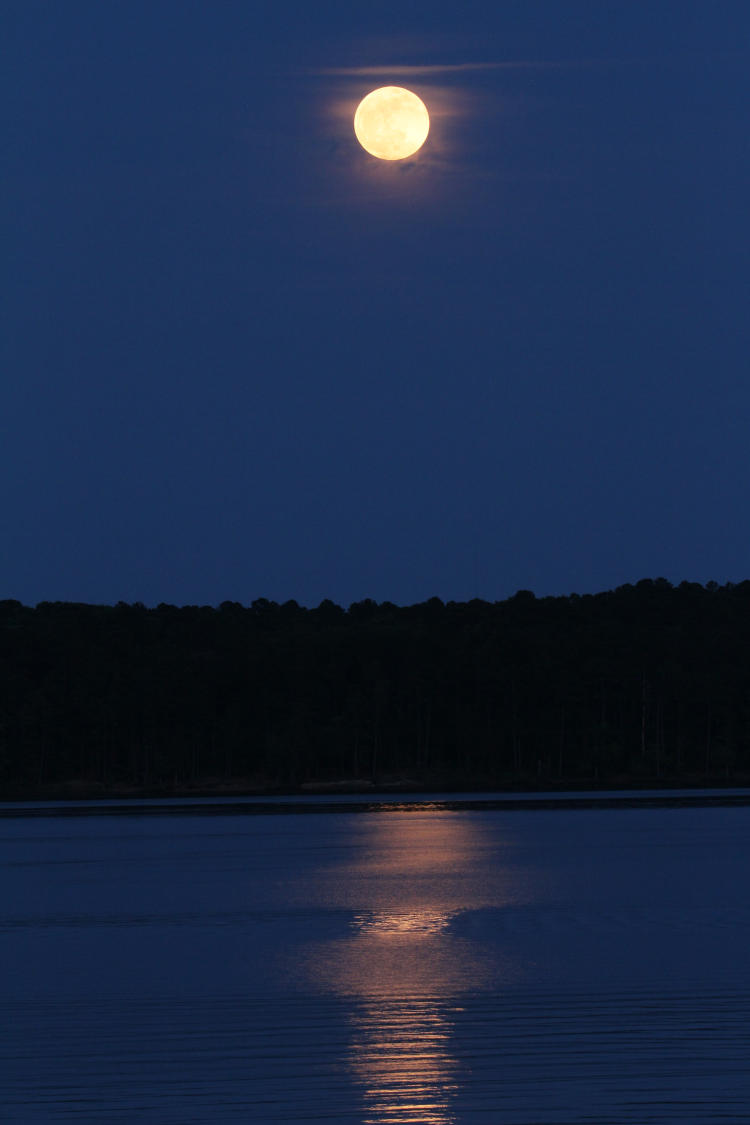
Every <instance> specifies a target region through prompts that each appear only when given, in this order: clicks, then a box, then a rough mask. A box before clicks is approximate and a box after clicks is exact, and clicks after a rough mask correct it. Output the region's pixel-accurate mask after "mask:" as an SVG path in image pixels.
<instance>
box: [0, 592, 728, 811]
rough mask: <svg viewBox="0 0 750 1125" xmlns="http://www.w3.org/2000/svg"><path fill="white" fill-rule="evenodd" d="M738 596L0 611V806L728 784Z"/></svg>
mask: <svg viewBox="0 0 750 1125" xmlns="http://www.w3.org/2000/svg"><path fill="white" fill-rule="evenodd" d="M749 642H750V581H744V582H740V583H738V584H732V583H727V584H726V585H724V586H719V585H717V584H716V583H714V582H709V583H708V584H707V585H705V586H703V585H700V584H697V583H690V582H682V583H681V584H680V585H678V586H673V585H672V584H671V583H670V582H668V581H667V580H666V579H663V578H657V579H655V580H652V579H644V580H643V581H640V582H638V583H637V584H636V585H625V586H620V587H618V588H617V589H616V590H613V591H609V592H605V593H599V594H594V595H588V594H586V595H582V596H579V595H577V594H571V595H570V596H566V597H542V598H537V597H535V596H534V594H533V593H531V592H530V591H525V590H520V591H519V592H518V593H517V594H515V595H514V596H513V597H511V598H508V599H506V600H505V601H500V602H494V603H493V602H486V601H481V600H473V601H469V602H447V603H443V602H442V601H440V600H439V599H438V598H431V599H430V600H429V601H426V602H423V603H421V604H418V605H412V606H403V607H399V606H396V605H393V604H391V603H389V602H381V603H377V602H375V601H372V600H369V599H367V600H364V601H360V602H356V603H354V604H353V605H351V606H350V607H349V608H348V610H345V609H343V608H341V607H340V606H337V605H335V604H334V603H333V602H331V601H328V600H326V601H324V602H322V603H321V604H320V605H319V606H318V607H317V608H315V609H307V608H304V607H301V606H299V605H298V604H297V603H296V602H294V601H289V602H285V603H284V604H277V603H275V602H271V601H267V600H265V599H262V598H261V599H258V600H257V601H254V602H253V603H252V605H250V606H248V607H245V606H243V605H241V604H239V603H237V602H223V603H222V604H221V605H220V606H219V607H218V608H214V607H212V606H184V607H175V606H172V605H165V604H162V605H159V606H157V607H156V608H154V609H150V608H146V607H145V606H144V605H142V604H140V603H135V604H132V605H128V604H125V603H118V604H117V605H115V606H102V605H85V604H78V603H70V602H41V603H40V604H39V605H37V606H36V607H35V608H30V607H26V606H24V605H22V604H21V603H20V602H17V601H10V600H8V601H2V602H0V792H2V795H3V796H5V797H8V798H11V799H12V798H16V797H31V796H64V795H69V794H83V795H95V794H99V793H100V794H107V793H143V794H150V793H153V794H161V793H165V794H168V793H180V792H216V791H221V790H222V789H226V790H227V791H231V792H254V791H255V792H268V791H274V790H275V791H280V792H283V791H294V790H299V789H304V788H308V789H312V790H314V789H315V788H316V787H317V786H320V787H325V786H326V785H330V786H334V787H335V786H336V785H339V786H342V787H345V788H346V787H351V788H357V787H361V788H363V789H366V788H368V787H372V786H376V787H377V786H388V785H391V786H394V787H398V786H401V787H404V788H409V787H414V786H417V787H423V788H438V787H442V788H455V789H470V788H500V789H502V788H523V787H532V788H533V787H539V788H542V787H545V788H551V787H555V786H560V787H565V786H571V785H573V786H581V787H582V786H602V785H605V784H607V785H649V784H668V783H674V782H680V783H683V784H703V783H711V782H716V781H719V780H720V781H721V782H722V783H724V784H726V783H727V782H729V783H731V784H739V783H741V782H743V781H744V782H746V781H747V780H748V778H749V777H750V676H749V675H748V652H749V651H750V645H749Z"/></svg>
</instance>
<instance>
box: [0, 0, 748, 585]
mask: <svg viewBox="0 0 750 1125" xmlns="http://www.w3.org/2000/svg"><path fill="white" fill-rule="evenodd" d="M3 13H4V14H3V16H2V24H3V27H2V41H3V43H4V53H5V58H4V59H3V65H2V91H1V98H0V104H1V105H2V110H1V112H2V121H3V125H2V130H3V135H4V137H3V152H4V155H3V164H4V172H3V178H4V182H5V187H4V193H5V202H4V206H3V209H2V213H3V219H4V233H3V246H4V250H3V262H4V265H3V269H2V292H1V293H0V299H1V302H2V352H1V355H0V359H1V361H2V367H1V369H0V488H1V489H2V494H1V495H0V504H1V510H2V534H1V537H0V597H15V598H19V599H21V600H22V601H24V602H27V603H31V604H33V603H35V602H37V601H40V600H57V599H64V600H76V601H89V602H114V601H117V600H120V599H122V600H125V601H134V600H141V601H144V602H146V603H147V604H156V603H158V602H160V601H166V602H173V603H176V604H182V603H186V602H200V603H218V602H220V601H222V600H224V599H233V600H238V601H242V602H245V603H247V602H250V601H252V600H253V599H255V598H258V597H267V598H271V599H274V600H277V601H284V600H286V599H289V598H295V599H297V600H298V601H299V602H301V603H303V604H307V605H314V604H317V603H318V602H319V601H320V600H321V599H322V598H325V597H330V598H332V599H333V600H334V601H337V602H340V603H343V604H348V603H349V602H351V601H355V600H359V599H361V598H365V597H372V598H375V599H377V600H386V599H387V600H390V601H394V602H397V603H400V604H405V603H411V602H415V601H421V600H424V599H426V598H428V597H430V596H432V595H437V596H439V597H441V598H443V599H446V600H447V599H451V598H452V599H457V600H463V599H468V598H471V597H483V598H487V599H490V600H494V599H498V598H504V597H506V596H508V595H509V594H512V593H513V592H514V591H515V590H516V589H518V588H530V589H533V590H535V591H536V593H537V594H548V593H569V592H571V591H578V592H587V591H595V590H600V589H605V588H609V587H612V586H616V585H618V584H620V583H623V582H629V581H637V580H638V579H640V578H643V577H647V576H650V577H655V576H657V575H663V576H665V577H667V578H669V579H671V580H672V581H675V582H677V581H680V580H682V579H684V578H687V579H690V580H696V581H706V580H708V579H716V580H717V581H719V582H724V581H727V580H739V579H742V578H747V577H748V576H750V533H749V531H748V512H749V511H750V442H749V431H750V409H749V408H750V388H749V387H748V375H749V374H750V362H749V360H748V356H749V355H750V315H749V310H750V281H749V278H750V273H749V270H750V253H749V239H750V210H749V207H748V204H749V202H750V77H749V74H750V5H749V4H748V3H747V2H746V0H741V2H725V0H717V2H716V3H707V2H706V0H699V2H694V0H622V2H614V0H613V2H607V0H588V2H583V0H568V2H566V3H562V2H561V0H554V2H534V0H523V2H520V0H519V2H516V0H505V2H504V3H497V0H483V2H471V0H464V2H462V3H460V4H459V3H455V4H446V3H443V4H441V3H433V4H411V3H408V2H404V3H400V4H396V3H391V2H388V0H386V2H381V3H379V4H377V5H367V4H352V3H346V4H343V3H341V4H340V3H326V2H325V0H319V2H316V3H312V2H311V0H304V2H301V0H293V2H291V3H286V4H283V5H281V4H278V5H277V4H271V3H262V4H261V3H257V4H252V3H248V0H241V2H235V0H221V2H217V3H208V2H187V0H181V2H179V3H178V2H177V0H175V2H171V3H165V2H163V0H147V2H142V0H127V2H124V0H123V2H118V0H107V2H106V3H102V2H101V0H95V2H90V3H87V2H82V0H66V2H65V3H64V4H62V3H59V2H57V0H49V2H41V3H40V2H36V0H18V2H17V0H9V2H7V3H6V4H5V5H4V6H3ZM477 63H482V64H490V65H487V66H486V67H483V68H477V67H468V66H466V64H477ZM398 67H400V68H403V69H401V70H397V69H395V68H398ZM423 67H430V68H432V69H430V70H429V71H423V70H420V69H418V68H423ZM459 67H461V68H462V69H457V68H459ZM360 68H382V70H381V71H380V72H378V73H375V72H374V71H373V72H372V73H365V74H362V73H356V72H357V71H358V69H360ZM384 84H398V85H405V86H409V87H410V88H412V89H414V90H415V91H416V92H417V93H419V94H420V96H421V97H422V98H423V99H424V101H425V102H426V104H427V106H428V109H429V110H430V112H431V115H432V130H431V135H430V137H429V138H428V141H427V143H426V145H425V147H424V149H423V150H422V151H421V152H420V153H419V154H418V156H417V157H416V158H414V159H413V160H412V161H408V162H404V163H396V164H387V163H384V162H380V161H377V160H375V159H374V158H372V157H369V156H367V154H366V153H365V152H364V151H363V150H362V149H360V148H359V146H358V144H357V142H356V140H355V138H354V135H353V132H352V129H351V116H352V114H353V111H354V108H355V106H356V104H357V102H358V100H359V99H360V98H361V97H362V96H364V94H365V93H367V92H368V91H369V90H371V89H373V88H374V87H376V86H378V85H384Z"/></svg>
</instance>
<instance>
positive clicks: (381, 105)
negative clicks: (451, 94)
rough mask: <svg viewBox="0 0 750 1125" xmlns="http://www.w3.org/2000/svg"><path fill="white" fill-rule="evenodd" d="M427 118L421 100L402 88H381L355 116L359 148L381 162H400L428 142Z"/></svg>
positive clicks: (364, 101)
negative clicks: (360, 146)
mask: <svg viewBox="0 0 750 1125" xmlns="http://www.w3.org/2000/svg"><path fill="white" fill-rule="evenodd" d="M429 131H430V115H429V113H428V112H427V107H426V105H425V104H424V102H423V101H422V99H421V98H418V97H417V95H416V94H413V93H412V92H411V90H404V89H403V87H401V86H381V87H380V89H379V90H373V91H372V93H370V94H368V95H367V97H365V98H363V99H362V101H361V102H360V103H359V105H358V106H357V112H356V113H355V114H354V132H355V133H356V134H357V140H358V141H359V143H360V144H361V145H362V148H364V149H366V150H367V152H369V153H371V155H372V156H377V157H379V158H380V160H403V159H404V157H406V156H412V155H413V154H414V153H415V152H416V151H417V149H420V148H421V147H422V145H423V144H424V143H425V141H426V140H427V134H428V133H429Z"/></svg>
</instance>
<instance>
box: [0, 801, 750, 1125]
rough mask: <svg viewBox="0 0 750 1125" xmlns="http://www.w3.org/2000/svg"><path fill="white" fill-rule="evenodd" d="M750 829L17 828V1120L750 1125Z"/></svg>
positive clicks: (130, 820)
mask: <svg viewBox="0 0 750 1125" xmlns="http://www.w3.org/2000/svg"><path fill="white" fill-rule="evenodd" d="M749 860H750V808H673V809H664V808H654V809H640V808H623V809H576V810H572V811H571V810H558V809H556V810H554V811H543V812H539V811H522V812H504V811H471V812H464V811H451V810H445V809H425V810H422V811H420V810H418V809H417V810H413V811H409V812H398V811H388V812H364V813H361V812H360V813H352V812H348V811H344V812H339V813H308V814H307V815H304V816H299V815H292V814H285V813H283V812H276V813H275V814H274V815H249V816H237V815H235V816H219V815H217V816H211V817H206V816H201V815H197V814H196V815H192V814H185V815H181V816H177V817H175V816H169V815H164V816H161V815H150V816H138V815H129V816H103V815H102V816H96V817H81V818H78V817H70V816H67V817H66V816H49V817H40V818H37V817H35V818H31V819H23V818H11V819H0V879H1V880H2V881H1V883H0V886H1V888H2V899H1V900H0V911H1V917H0V966H1V968H0V973H1V974H2V976H1V978H0V979H1V984H0V993H1V995H0V1000H1V1001H2V1005H1V1009H0V1010H1V1013H2V1014H1V1015H0V1020H1V1021H2V1022H1V1023H0V1099H2V1107H1V1108H0V1118H1V1119H2V1120H3V1121H8V1122H13V1123H24V1125H26V1123H27V1122H28V1123H31V1122H59V1121H91V1122H93V1121H95V1122H99V1123H106V1122H120V1121H122V1122H130V1121H134V1122H135V1121H138V1122H148V1123H152V1125H161V1123H167V1122H170V1123H171V1122H174V1123H187V1122H224V1121H228V1122H229V1121H231V1122H268V1123H272V1122H287V1123H292V1125H293V1123H297V1122H299V1123H301V1122H313V1121H317V1122H328V1121H330V1122H341V1123H349V1122H362V1123H370V1125H396V1123H405V1122H412V1123H416V1122H420V1123H425V1125H458V1123H460V1122H470V1123H487V1125H490V1123H492V1125H547V1123H550V1125H551V1123H558V1122H561V1123H562V1122H592V1123H597V1125H609V1123H612V1125H614V1123H619V1122H639V1123H641V1125H646V1123H649V1122H666V1121H670V1122H682V1123H685V1125H686V1123H692V1122H711V1123H717V1122H740V1121H741V1122H750V1003H749V1001H750V967H749V966H748V949H749V948H750V900H749V899H748V890H747V888H748V861H749Z"/></svg>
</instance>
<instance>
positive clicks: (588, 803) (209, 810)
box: [0, 788, 750, 819]
mask: <svg viewBox="0 0 750 1125" xmlns="http://www.w3.org/2000/svg"><path fill="white" fill-rule="evenodd" d="M569 792H570V793H571V795H570V796H568V795H566V794H565V793H564V792H550V791H549V790H547V791H545V792H544V793H543V792H542V791H539V794H538V795H533V794H529V792H528V791H526V792H520V791H519V792H518V794H517V795H515V796H513V795H510V794H506V795H502V796H497V795H494V796H493V795H490V794H488V796H487V797H477V796H472V797H466V798H463V797H461V795H460V794H455V795H451V796H445V795H442V796H440V797H437V796H436V798H435V799H434V800H430V798H429V794H427V793H425V792H424V791H421V792H419V793H416V792H412V793H411V794H409V793H394V792H393V791H391V792H379V793H370V794H367V795H366V798H367V799H364V800H355V799H352V800H346V799H342V800H338V801H327V800H325V799H320V798H321V797H323V798H324V797H325V796H329V797H330V796H334V794H331V793H328V794H325V795H323V794H315V795H310V794H307V795H300V794H283V795H276V797H275V799H264V798H263V797H258V796H257V795H246V797H245V799H244V800H243V799H241V798H240V797H238V796H235V799H231V798H230V799H227V798H225V799H224V800H216V794H214V795H213V797H214V800H211V798H210V797H208V798H201V797H198V796H196V795H193V796H191V797H190V798H185V797H183V798H180V797H176V798H171V799H166V800H162V799H159V798H155V799H154V798H123V797H120V798H119V799H118V798H111V797H110V798H107V797H99V799H98V800H90V799H89V800H86V799H81V798H79V799H77V800H76V799H70V798H68V800H67V801H66V803H65V804H62V805H61V804H59V803H56V802H54V801H50V802H49V803H47V802H43V803H35V804H33V805H31V806H30V805H29V804H25V803H24V802H22V801H18V802H17V803H13V804H9V805H8V806H7V807H5V808H0V819H3V818H5V819H7V818H39V817H90V816H201V817H204V816H259V815H260V816H263V815H279V814H310V813H315V814H326V813H364V812H385V813H387V812H417V811H432V812H439V811H443V812H542V811H543V812H555V811H561V810H569V811H572V810H583V809H648V808H650V809H667V808H674V809H676V808H742V807H748V806H750V792H742V793H740V792H737V793H731V792H728V791H727V789H726V788H723V789H721V790H720V789H717V790H716V791H715V792H714V793H712V792H710V791H709V792H706V791H705V789H704V790H703V791H702V792H700V793H699V792H696V793H694V794H693V793H689V792H684V791H683V792H680V793H676V792H675V791H674V789H672V790H671V791H659V790H654V789H650V790H640V791H633V790H632V789H628V790H626V789H623V790H622V795H613V794H612V791H611V790H610V791H603V790H599V792H598V793H597V791H596V790H592V792H591V795H590V796H585V795H581V791H580V789H579V790H578V791H577V792H576V793H575V795H573V790H570V791H569ZM265 796H266V798H268V796H269V795H268V794H266V795H265ZM343 796H344V797H346V796H350V797H352V798H354V797H355V796H356V794H351V793H350V794H345V795H343ZM360 796H362V795H360ZM410 797H411V799H410ZM118 800H119V802H121V803H118ZM105 802H107V803H105Z"/></svg>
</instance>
